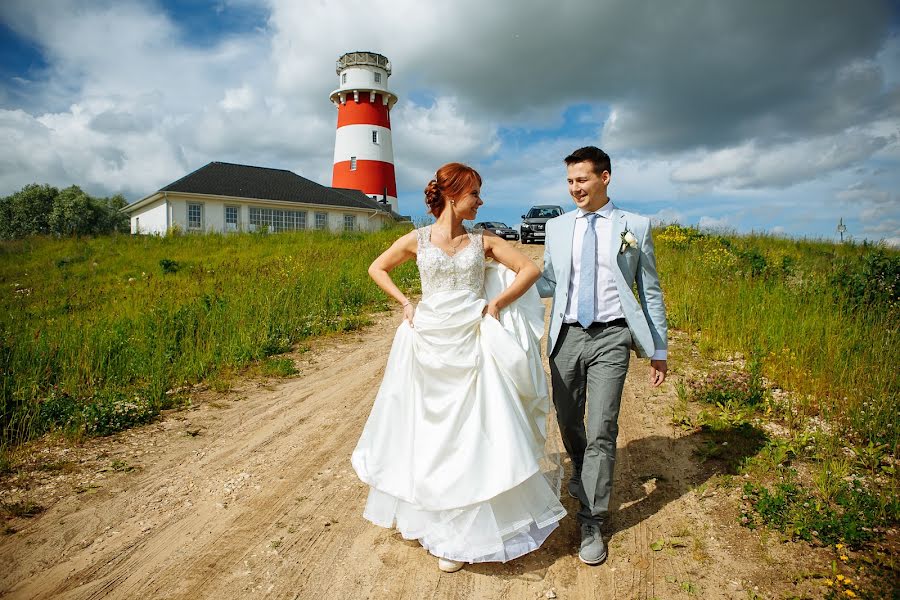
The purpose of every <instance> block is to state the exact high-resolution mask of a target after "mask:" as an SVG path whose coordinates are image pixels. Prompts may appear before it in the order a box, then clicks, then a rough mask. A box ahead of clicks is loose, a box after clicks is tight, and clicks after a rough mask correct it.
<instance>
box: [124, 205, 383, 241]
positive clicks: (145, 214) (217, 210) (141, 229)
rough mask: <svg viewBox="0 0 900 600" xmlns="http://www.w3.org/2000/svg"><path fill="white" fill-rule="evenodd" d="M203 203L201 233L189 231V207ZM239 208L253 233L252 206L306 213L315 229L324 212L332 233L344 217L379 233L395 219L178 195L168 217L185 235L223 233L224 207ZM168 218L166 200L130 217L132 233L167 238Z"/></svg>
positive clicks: (241, 222) (242, 224) (244, 226)
mask: <svg viewBox="0 0 900 600" xmlns="http://www.w3.org/2000/svg"><path fill="white" fill-rule="evenodd" d="M189 203H190V204H193V203H196V204H200V206H201V207H202V208H201V219H202V226H201V228H200V230H197V229H188V213H187V210H188V204H189ZM226 206H237V207H238V230H239V231H250V230H251V228H250V207H251V206H258V207H260V208H272V209H280V210H295V211H306V228H307V229H315V228H316V216H315V215H316V213H318V212H321V213H325V214H326V215H327V225H326V228H327V229H329V230H331V231H337V232H340V231H343V230H344V215H345V214H349V215H355V216H356V229H357V230H358V231H378V230H380V229H381V228H382V227H384V226H385V225H389V224H390V223H391V222H392V219H391V218H390V217H389V216H388V215H386V214H384V213H378V214H375V216H372V215H373V213H372V212H369V211H352V210H343V209H341V208H340V207H321V208H320V207H313V206H291V205H273V204H261V203H250V202H232V201H230V200H219V199H216V198H204V199H202V200H200V199H189V198H183V197H178V196H171V195H170V196H169V197H168V207H169V215H168V221H169V222H170V223H171V225H172V226H173V227H177V228H178V229H180V230H181V231H183V232H196V231H203V232H222V231H224V230H225V207H226ZM166 223H167V219H166V200H165V199H160V200H158V201H156V202H154V203H152V204H150V205H148V206H147V207H145V208H143V209H141V210H139V211H137V212H135V213H134V214H132V215H131V232H132V233H152V234H160V235H164V234H165V233H166V231H167V226H166Z"/></svg>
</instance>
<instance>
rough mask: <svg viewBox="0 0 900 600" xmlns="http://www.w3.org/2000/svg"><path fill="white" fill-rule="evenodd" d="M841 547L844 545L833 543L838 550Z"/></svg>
mask: <svg viewBox="0 0 900 600" xmlns="http://www.w3.org/2000/svg"><path fill="white" fill-rule="evenodd" d="M843 547H844V545H843V544H837V545H835V548H836V549H838V550H840V549H841V548H843Z"/></svg>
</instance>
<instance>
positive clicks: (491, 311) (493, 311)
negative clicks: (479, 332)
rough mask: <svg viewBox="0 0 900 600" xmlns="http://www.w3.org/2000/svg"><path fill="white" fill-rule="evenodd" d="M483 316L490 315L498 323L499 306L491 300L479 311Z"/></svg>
mask: <svg viewBox="0 0 900 600" xmlns="http://www.w3.org/2000/svg"><path fill="white" fill-rule="evenodd" d="M485 315H491V316H492V317H494V318H495V319H497V320H498V321H499V320H500V306H499V305H498V304H497V302H496V301H494V300H491V301H490V302H488V303H487V304H486V305H485V306H484V310H483V311H481V316H482V317H483V316H485Z"/></svg>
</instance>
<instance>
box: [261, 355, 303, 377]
mask: <svg viewBox="0 0 900 600" xmlns="http://www.w3.org/2000/svg"><path fill="white" fill-rule="evenodd" d="M260 372H261V373H262V374H263V375H265V376H267V377H290V376H291V375H296V374H297V373H298V372H299V371H297V367H296V366H295V365H294V361H293V360H291V359H290V358H267V359H266V360H265V361H263V364H262V367H261V369H260Z"/></svg>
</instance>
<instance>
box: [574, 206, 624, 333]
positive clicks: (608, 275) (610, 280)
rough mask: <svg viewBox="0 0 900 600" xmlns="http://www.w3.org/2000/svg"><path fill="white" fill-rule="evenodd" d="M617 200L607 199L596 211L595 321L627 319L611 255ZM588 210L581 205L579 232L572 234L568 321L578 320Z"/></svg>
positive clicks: (579, 210)
mask: <svg viewBox="0 0 900 600" xmlns="http://www.w3.org/2000/svg"><path fill="white" fill-rule="evenodd" d="M614 208H615V207H614V206H613V203H612V202H611V201H610V202H607V203H606V204H604V205H603V207H602V208H601V209H599V210H597V211H596V212H595V213H594V214H596V215H597V218H596V219H594V232H595V233H596V235H597V257H596V259H595V260H596V261H597V263H596V270H595V271H594V273H596V278H595V285H596V290H595V292H594V309H595V311H596V312H595V313H594V322H599V323H607V322H609V321H613V320H615V319H624V318H625V313H624V312H623V311H622V303H621V302H620V301H619V289H618V288H617V287H616V280H615V279H614V277H613V270H612V260H611V259H612V257H611V256H610V255H609V249H610V245H611V244H612V241H611V238H610V236H611V235H612V221H611V220H610V219H611V217H612V211H613V209H614ZM586 214H587V213H586V212H585V211H584V210H582V209H580V208H579V209H578V216H577V217H575V232H574V233H573V234H572V274H571V276H570V277H569V302H568V303H567V304H566V313H565V316H564V317H563V321H564V322H566V323H577V322H578V294H579V290H578V288H579V285H578V283H579V281H580V280H581V246H582V244H583V242H584V233H585V231H586V227H587V219H586V218H585V215H586Z"/></svg>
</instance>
